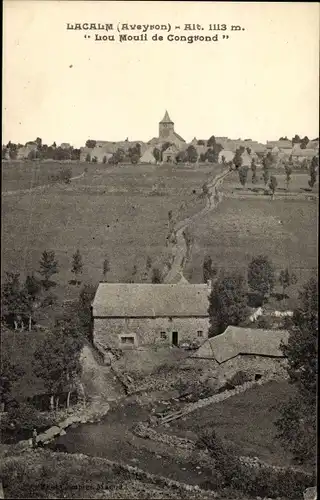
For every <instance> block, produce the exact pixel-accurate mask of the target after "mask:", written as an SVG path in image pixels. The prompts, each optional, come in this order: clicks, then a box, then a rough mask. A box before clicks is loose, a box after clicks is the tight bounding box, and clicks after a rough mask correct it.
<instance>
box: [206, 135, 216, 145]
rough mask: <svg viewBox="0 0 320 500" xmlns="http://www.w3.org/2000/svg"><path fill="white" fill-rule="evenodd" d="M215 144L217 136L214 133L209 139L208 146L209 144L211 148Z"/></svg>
mask: <svg viewBox="0 0 320 500" xmlns="http://www.w3.org/2000/svg"><path fill="white" fill-rule="evenodd" d="M215 145H216V138H215V136H214V135H212V136H211V137H210V139H208V142H207V146H208V148H210V147H211V146H215Z"/></svg>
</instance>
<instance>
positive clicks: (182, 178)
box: [2, 164, 221, 296]
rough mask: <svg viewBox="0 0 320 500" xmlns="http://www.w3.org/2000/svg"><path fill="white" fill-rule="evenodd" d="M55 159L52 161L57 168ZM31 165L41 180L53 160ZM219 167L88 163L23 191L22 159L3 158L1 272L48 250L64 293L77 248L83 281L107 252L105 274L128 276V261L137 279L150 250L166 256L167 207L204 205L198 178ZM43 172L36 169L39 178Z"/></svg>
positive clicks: (95, 274)
mask: <svg viewBox="0 0 320 500" xmlns="http://www.w3.org/2000/svg"><path fill="white" fill-rule="evenodd" d="M60 167H61V165H59V164H56V169H59V168H60ZM9 168H10V172H8V169H9ZM29 168H30V169H32V168H33V167H32V166H29ZM34 168H35V169H36V170H37V169H39V168H40V169H41V168H43V169H44V172H43V174H41V175H42V182H43V184H46V182H47V181H46V179H47V177H48V169H52V168H53V166H52V165H47V164H44V165H43V167H42V166H40V167H39V166H35V167H34ZM84 168H85V165H74V164H73V165H72V171H73V174H72V175H73V176H78V175H81V173H83V171H84ZM220 170H221V167H220V166H210V165H209V166H203V167H176V168H172V167H169V166H159V167H155V166H152V165H139V166H133V165H125V166H122V167H112V166H106V165H89V166H88V172H86V173H85V174H84V176H83V177H81V178H78V179H76V180H74V181H72V182H71V184H69V185H62V184H56V185H52V186H50V187H48V186H44V187H43V188H40V189H35V190H31V191H29V192H25V191H23V192H21V191H19V190H20V189H23V190H25V188H26V186H27V187H28V185H29V187H30V184H28V183H29V181H30V175H31V173H30V172H29V171H28V175H27V178H28V176H29V180H28V182H22V181H21V178H22V177H23V175H24V173H25V172H26V171H27V165H21V164H13V165H11V166H10V167H9V166H4V167H3V183H2V184H3V185H2V190H3V194H4V195H5V196H3V197H2V220H3V227H2V248H3V250H2V273H3V272H4V271H8V270H17V271H19V272H21V273H22V275H25V274H26V273H28V272H31V271H32V270H36V269H37V268H38V263H39V259H40V256H41V253H42V252H43V250H45V249H47V250H54V251H55V253H56V257H57V259H58V261H59V264H60V271H61V272H60V273H59V275H58V277H57V281H58V283H59V285H60V288H59V289H58V290H59V291H60V294H61V295H64V296H66V292H67V291H68V293H69V292H70V287H69V286H67V285H68V281H69V280H70V279H72V274H71V272H70V269H71V260H72V254H73V253H74V252H75V251H76V249H77V248H79V250H80V252H81V254H82V257H83V262H84V271H83V276H82V281H91V282H97V281H99V280H100V279H102V263H103V260H104V258H105V257H107V258H108V259H109V262H110V268H111V269H110V273H109V274H108V276H107V279H108V281H124V280H127V279H129V278H130V276H131V274H132V270H133V267H134V266H136V267H137V274H136V276H135V280H136V281H139V280H141V279H143V275H144V273H145V265H146V259H147V257H148V256H150V257H151V259H152V262H153V265H158V266H160V267H162V266H163V264H164V262H165V261H166V260H167V257H168V255H167V252H168V251H167V248H166V236H167V234H168V211H169V210H172V212H173V216H174V218H175V219H178V220H179V219H182V218H184V217H186V216H188V215H190V214H192V213H194V212H197V211H199V210H200V209H201V207H202V206H203V205H204V200H203V199H202V198H201V197H199V195H200V194H201V188H202V185H203V183H204V182H205V181H206V180H207V179H208V178H209V177H212V175H213V174H214V172H215V171H220ZM37 171H38V170H37ZM41 175H40V173H39V172H38V173H37V178H38V182H39V183H40V184H41V182H40V180H41ZM8 191H10V193H7V194H6V192H8ZM12 191H15V193H14V194H12ZM71 288H72V287H71ZM67 289H68V290H67ZM71 295H72V290H71Z"/></svg>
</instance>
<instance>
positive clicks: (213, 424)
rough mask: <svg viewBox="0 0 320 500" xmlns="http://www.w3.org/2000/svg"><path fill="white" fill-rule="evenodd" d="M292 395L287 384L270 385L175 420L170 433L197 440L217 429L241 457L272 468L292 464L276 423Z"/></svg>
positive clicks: (221, 436)
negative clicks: (258, 459)
mask: <svg viewBox="0 0 320 500" xmlns="http://www.w3.org/2000/svg"><path fill="white" fill-rule="evenodd" d="M292 394H293V388H292V386H290V385H289V384H288V383H287V382H285V381H284V382H269V383H267V384H264V385H262V386H260V387H256V388H253V389H249V390H248V391H246V392H245V393H243V394H238V395H237V396H233V397H231V398H229V399H226V400H225V401H222V402H221V403H216V404H212V405H209V406H207V407H205V408H202V409H199V410H197V411H195V412H193V413H192V414H190V416H186V417H185V419H179V420H176V421H173V422H172V423H171V424H170V426H171V429H170V433H173V434H176V435H179V436H182V437H189V438H194V439H196V436H197V434H199V433H201V430H202V429H204V428H206V427H209V428H213V429H214V430H215V431H216V432H217V435H218V436H219V437H220V438H221V439H223V440H225V442H228V443H229V444H230V445H231V446H232V447H233V448H234V449H235V451H236V453H237V454H239V455H248V456H256V457H258V458H260V459H261V460H264V461H266V462H267V463H271V464H272V465H280V466H283V465H289V463H290V456H289V454H288V452H287V451H286V450H284V449H283V447H282V445H281V443H280V442H279V441H278V440H277V439H276V427H275V425H274V422H275V421H276V420H277V418H278V417H279V408H280V406H281V404H283V403H285V402H287V401H288V399H289V397H290V396H291V395H292ZM160 429H161V428H160ZM160 429H159V430H160ZM162 432H168V429H163V430H162Z"/></svg>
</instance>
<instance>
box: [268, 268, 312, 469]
mask: <svg viewBox="0 0 320 500" xmlns="http://www.w3.org/2000/svg"><path fill="white" fill-rule="evenodd" d="M318 302H319V299H318V282H317V279H316V278H311V279H310V280H309V281H308V282H307V283H306V284H305V286H304V287H303V289H302V290H301V292H300V294H299V307H298V308H297V309H296V310H295V311H294V316H293V326H292V328H291V330H290V332H289V340H288V343H287V345H285V344H283V345H282V352H283V354H284V355H285V356H286V358H287V360H288V368H287V371H288V375H289V381H290V383H291V384H293V385H294V386H295V387H296V389H297V393H296V394H295V395H294V396H293V397H292V398H291V399H290V401H289V403H288V404H286V405H284V406H283V408H282V411H281V417H280V418H279V420H278V421H277V427H278V431H279V434H278V437H279V438H280V439H281V441H282V442H283V443H284V444H285V446H286V447H287V448H288V449H289V450H290V451H291V452H292V453H294V455H295V457H296V458H298V459H299V460H300V461H301V462H311V463H313V464H314V463H315V460H316V422H317V418H316V400H317V399H316V398H317V375H318V349H317V342H318Z"/></svg>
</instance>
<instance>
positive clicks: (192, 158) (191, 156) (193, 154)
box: [187, 145, 198, 163]
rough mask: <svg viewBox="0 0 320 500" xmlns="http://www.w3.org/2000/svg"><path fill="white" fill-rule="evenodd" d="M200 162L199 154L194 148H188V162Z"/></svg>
mask: <svg viewBox="0 0 320 500" xmlns="http://www.w3.org/2000/svg"><path fill="white" fill-rule="evenodd" d="M197 160H198V153H197V150H196V148H195V147H194V146H192V145H190V146H188V148H187V161H188V162H190V163H196V161H197Z"/></svg>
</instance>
